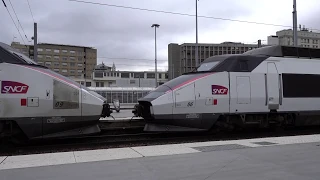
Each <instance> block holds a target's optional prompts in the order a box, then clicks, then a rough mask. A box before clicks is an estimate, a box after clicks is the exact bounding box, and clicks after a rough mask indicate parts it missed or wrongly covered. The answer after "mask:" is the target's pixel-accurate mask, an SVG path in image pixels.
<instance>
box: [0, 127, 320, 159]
mask: <svg viewBox="0 0 320 180" xmlns="http://www.w3.org/2000/svg"><path fill="white" fill-rule="evenodd" d="M319 133H320V128H319V127H299V128H289V129H286V130H283V131H270V130H264V131H262V130H260V131H259V130H254V131H252V130H251V131H241V132H220V133H214V134H212V133H208V132H202V133H200V132H194V133H185V132H184V133H145V132H138V131H136V132H127V133H126V132H125V131H123V132H122V133H118V134H109V133H105V134H103V133H102V134H98V135H93V136H85V137H74V138H64V139H57V140H50V141H48V140H46V141H43V142H41V141H40V142H39V141H38V142H32V143H30V144H27V145H19V146H5V147H2V148H0V156H12V155H26V154H38V153H53V152H66V151H80V150H94V149H103V148H119V147H131V146H145V145H161V144H172V143H186V142H202V141H220V140H237V139H247V138H262V137H279V136H290V135H308V134H319Z"/></svg>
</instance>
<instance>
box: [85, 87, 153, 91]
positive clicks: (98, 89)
mask: <svg viewBox="0 0 320 180" xmlns="http://www.w3.org/2000/svg"><path fill="white" fill-rule="evenodd" d="M88 89H90V90H93V91H152V90H155V88H152V87H88Z"/></svg>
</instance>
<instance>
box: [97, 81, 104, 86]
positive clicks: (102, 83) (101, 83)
mask: <svg viewBox="0 0 320 180" xmlns="http://www.w3.org/2000/svg"><path fill="white" fill-rule="evenodd" d="M96 87H104V82H96Z"/></svg>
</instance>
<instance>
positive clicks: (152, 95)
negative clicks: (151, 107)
mask: <svg viewBox="0 0 320 180" xmlns="http://www.w3.org/2000/svg"><path fill="white" fill-rule="evenodd" d="M169 90H170V88H169V87H168V86H166V85H161V86H159V87H157V89H155V90H153V91H151V92H150V93H149V94H147V95H146V96H145V97H144V98H147V99H155V98H157V97H159V96H162V95H163V94H165V93H166V92H167V91H169Z"/></svg>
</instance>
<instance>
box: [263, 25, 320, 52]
mask: <svg viewBox="0 0 320 180" xmlns="http://www.w3.org/2000/svg"><path fill="white" fill-rule="evenodd" d="M297 34H298V46H301V47H307V48H320V33H316V32H312V31H310V30H309V29H306V28H301V27H300V28H299V29H298V31H297ZM269 37H270V38H269ZM269 37H268V45H284V46H293V45H294V42H293V30H292V29H286V30H281V31H278V32H276V36H269ZM276 42H278V44H276Z"/></svg>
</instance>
